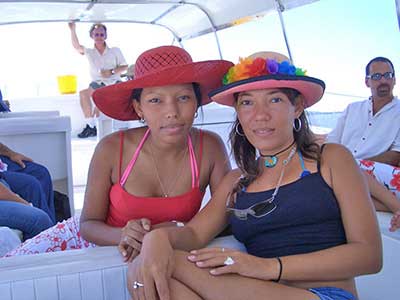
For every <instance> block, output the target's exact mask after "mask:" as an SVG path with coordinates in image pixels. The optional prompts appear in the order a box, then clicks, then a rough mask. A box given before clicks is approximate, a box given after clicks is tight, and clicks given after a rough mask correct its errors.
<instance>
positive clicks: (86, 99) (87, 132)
mask: <svg viewBox="0 0 400 300" xmlns="http://www.w3.org/2000/svg"><path fill="white" fill-rule="evenodd" d="M103 86H105V85H104V84H103V83H100V84H99V83H97V82H94V81H93V82H91V83H90V85H89V87H88V88H87V89H85V90H82V91H80V92H79V96H80V102H81V108H82V111H83V115H84V117H85V121H86V127H85V128H84V129H83V131H82V132H81V133H79V134H78V137H79V138H88V137H93V136H97V128H96V119H97V118H98V117H99V114H100V112H99V110H98V109H97V107H95V106H94V105H93V104H92V94H93V92H94V90H95V89H98V88H101V87H103Z"/></svg>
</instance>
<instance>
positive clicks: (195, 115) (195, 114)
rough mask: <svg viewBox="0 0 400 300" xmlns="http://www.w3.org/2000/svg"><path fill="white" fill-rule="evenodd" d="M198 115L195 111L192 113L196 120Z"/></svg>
mask: <svg viewBox="0 0 400 300" xmlns="http://www.w3.org/2000/svg"><path fill="white" fill-rule="evenodd" d="M198 115H199V113H198V112H197V110H196V112H195V113H194V118H195V119H196V118H197V116H198Z"/></svg>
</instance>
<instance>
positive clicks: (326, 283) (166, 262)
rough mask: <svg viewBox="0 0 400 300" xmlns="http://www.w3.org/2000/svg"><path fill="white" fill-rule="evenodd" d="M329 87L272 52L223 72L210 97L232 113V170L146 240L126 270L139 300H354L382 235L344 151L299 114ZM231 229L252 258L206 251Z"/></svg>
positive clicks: (377, 255) (375, 260)
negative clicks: (188, 214) (191, 212)
mask: <svg viewBox="0 0 400 300" xmlns="http://www.w3.org/2000/svg"><path fill="white" fill-rule="evenodd" d="M324 89H325V84H324V82H323V81H321V80H319V79H316V78H313V77H309V76H306V75H305V72H304V71H303V70H302V69H299V68H296V67H294V66H293V65H292V64H291V63H290V62H289V61H288V59H287V58H286V57H284V56H282V55H280V54H277V53H271V52H263V53H256V54H255V55H253V56H251V57H248V58H245V59H242V60H241V61H240V63H239V64H238V65H236V66H234V67H232V68H231V69H230V70H229V71H228V73H227V74H226V75H225V77H224V86H222V87H220V88H218V89H216V90H214V91H213V92H211V94H210V95H211V99H212V100H214V101H216V102H218V103H220V104H224V105H230V106H234V107H235V109H236V112H237V120H236V122H235V126H234V127H233V129H232V131H231V135H230V138H231V146H232V149H233V152H234V155H235V159H236V162H237V165H238V166H239V168H238V169H236V170H233V171H231V172H230V173H228V174H227V175H226V176H225V177H224V179H223V180H222V182H221V184H220V185H219V187H218V190H217V191H216V192H215V196H213V198H212V199H211V201H210V203H209V204H208V205H207V207H205V208H204V209H203V210H202V211H200V212H199V213H198V214H197V215H196V216H195V217H194V218H193V219H192V220H191V221H190V222H189V223H188V224H186V226H185V227H183V228H172V229H169V230H165V229H162V228H161V229H157V230H154V231H152V232H151V233H149V234H148V235H146V236H145V237H144V240H143V244H142V250H141V253H140V255H139V256H138V257H137V259H135V261H133V262H132V263H131V264H130V266H129V269H128V278H129V280H128V288H129V290H130V293H131V295H132V296H133V297H134V299H140V300H142V299H146V300H153V299H161V300H167V299H174V300H176V299H185V300H191V299H196V300H200V299H213V300H219V299H221V300H222V299H230V300H235V299H237V300H243V299H252V300H257V299H260V300H261V299H262V300H265V299H268V300H274V299H296V300H301V299H304V300H311V299H321V300H353V299H357V291H356V286H355V281H354V277H355V276H358V275H362V274H368V273H375V272H378V271H379V270H380V268H381V266H382V246H381V239H380V234H379V229H378V226H377V220H376V216H375V213H374V207H373V204H372V201H371V199H370V197H369V193H368V189H367V186H366V184H365V182H364V180H363V177H362V175H361V173H360V170H359V168H358V166H357V164H356V163H355V161H354V159H353V157H352V155H351V153H349V151H347V150H346V148H344V147H342V146H341V145H336V144H326V145H325V146H323V147H320V146H319V145H318V144H316V143H315V142H314V136H313V134H312V133H311V131H310V129H309V126H308V123H307V118H306V116H305V113H304V109H305V108H307V107H309V106H311V105H313V104H314V103H316V102H317V101H318V100H319V99H320V98H321V97H322V95H323V93H324ZM227 224H230V225H231V226H232V231H233V234H234V236H235V237H236V238H237V239H238V240H239V241H240V242H242V243H243V244H244V246H245V248H246V250H247V253H245V252H241V251H237V250H234V249H228V248H220V247H218V248H202V247H204V246H205V245H207V243H208V242H209V241H210V240H211V239H212V238H213V237H214V236H215V235H216V234H218V232H219V231H221V230H222V229H223V228H224V227H225V226H226V225H227ZM173 249H177V250H176V251H174V250H173ZM194 249H196V250H194ZM182 250H185V251H190V252H184V251H182ZM156 295H157V296H156Z"/></svg>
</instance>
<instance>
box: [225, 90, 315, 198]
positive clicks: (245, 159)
mask: <svg viewBox="0 0 400 300" xmlns="http://www.w3.org/2000/svg"><path fill="white" fill-rule="evenodd" d="M279 90H280V91H281V92H282V93H284V94H285V95H286V96H287V97H288V98H289V100H290V102H291V103H292V104H293V105H295V104H296V101H297V97H298V96H299V95H300V93H299V92H298V91H296V90H294V89H290V88H281V89H279ZM237 98H238V94H235V100H236V101H237ZM299 119H300V121H301V128H300V130H299V131H296V130H294V129H293V135H294V140H295V143H296V145H297V148H298V149H299V150H300V152H301V154H302V155H303V156H304V157H306V158H309V159H313V160H316V161H319V160H320V146H319V145H318V144H317V143H316V142H315V138H314V135H313V133H312V132H311V129H310V126H309V123H308V120H307V116H306V113H305V112H304V111H303V112H302V113H301V115H300V117H299ZM229 141H230V143H231V149H232V152H233V155H234V157H235V160H236V164H237V165H238V167H239V168H240V170H241V171H242V173H243V175H242V176H241V177H240V180H239V182H238V184H237V185H236V187H235V188H234V190H233V192H234V193H235V192H237V191H239V190H241V189H242V188H243V187H247V186H249V185H250V184H251V183H252V182H253V181H254V180H255V179H256V178H257V177H258V176H259V175H260V174H261V169H260V168H259V164H258V162H257V160H256V148H255V147H254V146H253V145H252V144H251V143H250V142H249V140H248V139H247V138H246V136H245V135H244V132H243V129H242V126H241V125H240V123H239V120H238V119H236V121H235V122H234V123H233V126H232V129H231V132H230V134H229Z"/></svg>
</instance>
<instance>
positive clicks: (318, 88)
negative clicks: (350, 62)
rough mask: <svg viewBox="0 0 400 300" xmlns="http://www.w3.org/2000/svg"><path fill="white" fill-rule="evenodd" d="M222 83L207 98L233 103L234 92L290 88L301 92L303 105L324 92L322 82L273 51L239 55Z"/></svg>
mask: <svg viewBox="0 0 400 300" xmlns="http://www.w3.org/2000/svg"><path fill="white" fill-rule="evenodd" d="M223 84H224V85H223V86H222V87H220V88H217V89H215V90H213V91H212V92H211V93H210V94H209V96H210V98H211V99H212V100H213V101H215V102H217V103H220V104H224V105H229V106H234V105H235V99H234V94H236V93H239V92H243V91H250V90H260V89H271V88H292V89H295V90H297V91H298V92H299V93H301V94H302V95H303V96H304V100H305V101H304V108H307V107H310V106H311V105H313V104H315V103H316V102H318V101H319V100H320V99H321V97H322V96H323V94H324V90H325V83H324V82H323V81H322V80H320V79H317V78H314V77H309V76H306V72H305V71H304V70H302V69H300V68H296V67H295V66H293V65H292V64H291V63H290V61H289V59H288V58H287V57H286V56H284V55H282V54H280V53H276V52H258V53H254V54H252V55H250V56H249V57H247V58H244V59H240V61H239V63H238V64H237V65H234V66H233V67H231V68H230V69H229V71H228V72H227V73H226V74H225V76H224V79H223Z"/></svg>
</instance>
